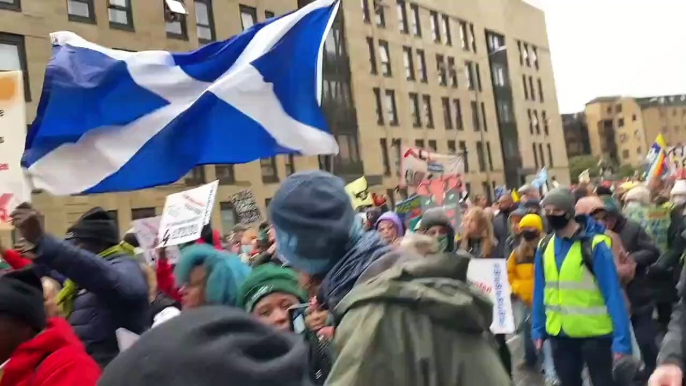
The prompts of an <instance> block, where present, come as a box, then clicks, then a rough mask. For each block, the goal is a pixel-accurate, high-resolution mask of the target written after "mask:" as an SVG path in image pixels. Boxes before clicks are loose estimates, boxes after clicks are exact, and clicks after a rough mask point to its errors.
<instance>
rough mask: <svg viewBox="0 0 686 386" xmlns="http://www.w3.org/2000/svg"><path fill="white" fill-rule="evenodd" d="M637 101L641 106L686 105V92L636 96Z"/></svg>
mask: <svg viewBox="0 0 686 386" xmlns="http://www.w3.org/2000/svg"><path fill="white" fill-rule="evenodd" d="M636 103H638V105H639V106H641V108H647V107H652V106H686V94H682V95H658V96H652V97H645V98H636Z"/></svg>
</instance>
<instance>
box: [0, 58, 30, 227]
mask: <svg viewBox="0 0 686 386" xmlns="http://www.w3.org/2000/svg"><path fill="white" fill-rule="evenodd" d="M25 142H26V102H25V101H24V80H23V78H22V74H21V72H20V71H9V72H1V71H0V223H3V222H5V223H8V222H9V215H10V213H12V211H13V210H14V208H15V207H16V206H17V205H19V204H21V203H22V202H27V201H31V188H30V187H29V185H28V183H27V180H26V179H25V178H24V172H23V171H22V168H21V157H22V155H23V153H24V144H25Z"/></svg>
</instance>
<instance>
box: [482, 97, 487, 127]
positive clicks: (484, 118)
mask: <svg viewBox="0 0 686 386" xmlns="http://www.w3.org/2000/svg"><path fill="white" fill-rule="evenodd" d="M481 118H482V122H483V123H484V131H488V122H487V121H486V104H485V103H484V102H481Z"/></svg>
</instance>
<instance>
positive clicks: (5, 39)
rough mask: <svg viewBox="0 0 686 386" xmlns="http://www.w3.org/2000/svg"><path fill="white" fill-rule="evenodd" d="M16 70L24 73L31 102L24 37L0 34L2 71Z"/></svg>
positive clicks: (0, 68)
mask: <svg viewBox="0 0 686 386" xmlns="http://www.w3.org/2000/svg"><path fill="white" fill-rule="evenodd" d="M0 1H1V0H0ZM14 70H18V71H22V74H23V76H24V99H25V100H26V101H27V102H30V101H31V88H30V86H29V71H28V67H27V65H26V45H25V43H24V37H23V36H21V35H13V34H6V33H2V32H0V71H14Z"/></svg>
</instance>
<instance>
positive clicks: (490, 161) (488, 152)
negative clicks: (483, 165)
mask: <svg viewBox="0 0 686 386" xmlns="http://www.w3.org/2000/svg"><path fill="white" fill-rule="evenodd" d="M486 156H487V157H488V169H489V170H490V171H493V158H492V157H491V143H490V142H486Z"/></svg>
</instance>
